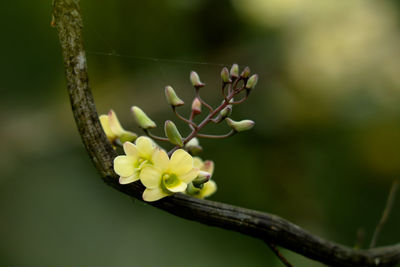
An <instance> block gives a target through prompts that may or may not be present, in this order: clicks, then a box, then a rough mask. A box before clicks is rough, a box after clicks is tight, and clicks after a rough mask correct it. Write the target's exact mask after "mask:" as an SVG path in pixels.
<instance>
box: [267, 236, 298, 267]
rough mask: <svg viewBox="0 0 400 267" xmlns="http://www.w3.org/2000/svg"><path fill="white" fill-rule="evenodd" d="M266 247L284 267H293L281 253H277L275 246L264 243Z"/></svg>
mask: <svg viewBox="0 0 400 267" xmlns="http://www.w3.org/2000/svg"><path fill="white" fill-rule="evenodd" d="M265 243H266V244H267V245H268V247H269V248H270V249H271V250H272V252H273V253H275V255H276V256H277V257H278V259H279V260H280V261H281V262H282V263H283V265H285V266H286V267H293V265H292V264H290V262H289V261H288V260H287V259H286V258H285V257H284V256H283V255H282V253H281V252H280V251H279V249H278V248H277V247H276V245H275V244H272V243H268V242H265Z"/></svg>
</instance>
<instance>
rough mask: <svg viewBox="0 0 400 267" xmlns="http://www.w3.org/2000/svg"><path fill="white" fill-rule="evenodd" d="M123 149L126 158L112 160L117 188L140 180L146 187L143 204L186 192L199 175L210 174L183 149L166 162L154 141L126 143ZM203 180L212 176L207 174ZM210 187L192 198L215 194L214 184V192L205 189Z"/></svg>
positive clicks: (166, 157)
mask: <svg viewBox="0 0 400 267" xmlns="http://www.w3.org/2000/svg"><path fill="white" fill-rule="evenodd" d="M123 148H124V152H125V155H123V156H118V157H116V158H115V159H114V170H115V172H116V173H117V174H118V175H119V176H120V178H119V182H120V184H128V183H132V182H135V181H137V180H140V181H141V182H142V184H143V185H144V186H145V187H146V190H145V191H144V192H143V199H144V200H145V201H156V200H159V199H161V198H163V197H166V196H169V195H172V194H174V193H178V192H182V193H183V192H186V191H187V189H188V185H191V186H192V185H193V183H192V182H193V181H194V180H195V179H196V178H197V177H198V176H199V173H200V172H203V173H204V172H206V171H210V172H212V169H210V167H207V166H206V164H205V163H203V162H202V161H201V159H199V158H195V159H193V157H192V156H191V155H190V154H189V153H188V152H186V151H185V150H183V149H178V150H176V151H175V152H174V153H173V154H172V156H171V158H169V157H168V155H167V152H165V150H163V149H161V148H159V147H157V146H156V144H155V143H154V142H153V140H151V139H150V138H148V137H145V136H141V137H139V138H137V140H136V143H135V144H133V143H131V142H125V143H124V145H123ZM203 173H202V175H204V174H203ZM206 176H211V173H206ZM209 183H211V182H206V183H205V184H204V186H203V188H202V189H199V192H196V194H193V195H195V196H198V197H206V196H209V195H211V194H212V193H213V192H215V183H214V185H211V187H212V188H214V189H213V190H210V189H207V188H209V187H210V185H208V184H209ZM200 191H201V192H200Z"/></svg>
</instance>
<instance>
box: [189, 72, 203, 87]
mask: <svg viewBox="0 0 400 267" xmlns="http://www.w3.org/2000/svg"><path fill="white" fill-rule="evenodd" d="M190 81H191V82H192V84H193V86H194V87H203V86H204V85H205V84H204V83H202V82H201V81H200V77H199V75H198V74H197V72H195V71H192V72H190Z"/></svg>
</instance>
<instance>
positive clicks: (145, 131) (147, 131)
mask: <svg viewBox="0 0 400 267" xmlns="http://www.w3.org/2000/svg"><path fill="white" fill-rule="evenodd" d="M143 131H144V133H145V134H146V135H147V136H149V137H151V138H153V139H154V140H157V141H163V142H169V139H168V138H166V137H161V136H157V135H154V134H152V133H151V132H150V131H149V130H148V129H143Z"/></svg>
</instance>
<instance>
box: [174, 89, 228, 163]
mask: <svg viewBox="0 0 400 267" xmlns="http://www.w3.org/2000/svg"><path fill="white" fill-rule="evenodd" d="M234 95H235V92H232V93H231V94H230V95H229V96H228V97H227V98H228V99H227V100H228V102H227V101H224V102H222V104H221V105H220V106H219V107H217V108H216V109H214V110H213V111H212V112H210V114H208V116H207V117H206V118H205V119H204V120H203V121H202V122H201V123H200V124H199V125H198V126H197V129H194V130H193V131H192V132H191V133H190V134H189V135H188V136H187V137H186V138H185V140H183V143H184V144H186V143H187V142H189V141H190V140H191V139H192V138H193V137H195V136H196V135H197V134H198V132H199V131H200V130H201V129H202V128H203V127H204V126H206V125H207V124H208V123H209V122H210V121H211V120H212V119H213V117H214V116H215V115H216V114H218V112H220V111H221V110H222V109H223V108H224V107H226V106H227V105H229V101H230V100H231V99H232V98H233V96H234ZM179 148H180V147H179V146H175V147H174V148H173V149H171V150H170V151H169V152H168V156H171V155H172V153H174V151H175V150H177V149H179Z"/></svg>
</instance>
